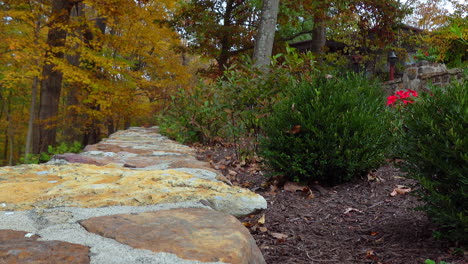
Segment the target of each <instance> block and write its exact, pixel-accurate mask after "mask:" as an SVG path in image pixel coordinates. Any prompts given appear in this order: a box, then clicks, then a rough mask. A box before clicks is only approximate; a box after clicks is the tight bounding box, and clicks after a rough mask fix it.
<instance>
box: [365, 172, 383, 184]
mask: <svg viewBox="0 0 468 264" xmlns="http://www.w3.org/2000/svg"><path fill="white" fill-rule="evenodd" d="M367 180H368V181H376V182H383V180H382V179H381V178H380V177H379V176H377V173H376V170H372V171H370V172H369V173H368V174H367Z"/></svg>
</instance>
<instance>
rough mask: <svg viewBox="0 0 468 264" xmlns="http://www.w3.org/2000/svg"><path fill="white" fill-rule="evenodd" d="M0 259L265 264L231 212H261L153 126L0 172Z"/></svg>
mask: <svg viewBox="0 0 468 264" xmlns="http://www.w3.org/2000/svg"><path fill="white" fill-rule="evenodd" d="M0 188H1V189H2V192H0V210H2V211H0V264H1V263H99V264H107V263H109V264H110V263H249V264H250V263H252V264H254V263H265V261H264V260H263V257H262V254H261V252H260V250H259V249H258V247H257V246H256V244H255V241H254V239H253V237H252V236H251V235H250V234H249V232H248V230H247V229H246V228H245V227H244V226H243V225H242V224H241V223H240V222H239V221H238V220H237V219H236V218H235V217H233V216H232V215H234V216H241V215H247V214H251V213H255V212H256V211H258V210H262V209H265V208H266V201H265V199H264V198H263V197H261V196H260V195H258V194H255V193H253V192H251V191H249V190H247V189H243V188H240V187H236V186H232V185H231V184H230V183H229V181H228V180H226V179H225V178H224V177H223V175H221V174H220V173H219V172H217V171H215V170H212V169H210V168H209V164H207V163H204V162H201V161H198V160H197V159H196V157H195V151H194V150H193V149H191V148H189V147H187V146H184V145H181V144H179V143H177V142H174V141H172V140H169V139H168V138H166V137H163V136H161V135H160V134H158V128H157V127H152V128H130V129H128V130H123V131H118V132H116V133H114V134H113V135H111V136H110V137H109V138H108V139H105V140H103V141H101V142H99V143H98V144H96V145H91V146H87V147H86V148H85V150H84V152H82V153H79V154H70V153H67V154H63V155H57V156H56V157H55V158H54V159H53V160H52V161H50V162H49V163H48V164H40V165H20V166H13V167H2V168H0Z"/></svg>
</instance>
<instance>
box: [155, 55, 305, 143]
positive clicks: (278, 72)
mask: <svg viewBox="0 0 468 264" xmlns="http://www.w3.org/2000/svg"><path fill="white" fill-rule="evenodd" d="M313 63H314V61H313V57H312V55H311V54H310V53H307V54H300V53H297V52H296V51H294V50H293V49H290V48H288V49H287V50H286V53H285V54H279V55H277V56H275V57H273V58H272V65H271V67H270V69H269V71H267V72H262V71H261V70H259V69H258V68H256V67H254V66H253V64H252V61H251V60H250V59H249V58H248V57H246V58H244V59H243V61H242V62H241V63H240V64H238V65H233V66H232V67H231V68H229V69H227V70H226V71H225V72H224V74H223V76H222V77H220V78H218V79H217V80H216V81H214V82H212V83H208V84H207V83H206V82H200V84H199V85H197V86H196V87H194V88H193V89H192V90H181V91H179V93H178V94H176V95H175V96H173V97H172V101H171V103H170V104H169V105H170V107H169V109H166V111H165V112H164V113H163V115H162V116H160V117H159V122H158V123H159V126H160V128H161V132H162V133H163V134H164V135H167V136H169V137H171V138H174V139H176V140H178V141H180V142H184V143H186V142H204V143H210V142H212V141H213V140H214V139H216V137H221V138H223V139H224V140H226V141H229V142H234V143H239V144H237V145H238V146H243V147H247V146H246V145H245V144H241V141H242V140H243V139H248V140H247V141H248V142H249V143H251V145H252V146H251V147H248V149H247V150H246V151H247V152H255V151H256V147H257V138H258V136H259V135H260V134H261V133H262V131H261V125H260V123H261V120H262V119H263V118H264V117H265V116H267V115H269V114H270V113H271V111H272V106H273V105H274V104H275V103H276V102H277V101H278V100H279V98H281V96H282V95H283V94H284V92H285V91H284V87H285V85H286V84H287V83H288V82H294V81H295V80H299V79H301V78H304V79H311V75H313V74H314V71H313V69H312V65H313ZM242 142H246V141H242ZM241 151H242V150H238V152H241Z"/></svg>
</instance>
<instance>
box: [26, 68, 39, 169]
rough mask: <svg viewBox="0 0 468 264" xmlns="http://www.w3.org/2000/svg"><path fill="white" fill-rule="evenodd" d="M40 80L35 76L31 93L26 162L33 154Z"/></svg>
mask: <svg viewBox="0 0 468 264" xmlns="http://www.w3.org/2000/svg"><path fill="white" fill-rule="evenodd" d="M38 84H39V78H38V77H37V76H34V79H33V84H32V89H31V90H32V91H31V105H30V106H29V120H28V134H27V136H26V144H25V150H24V160H25V161H26V162H27V161H28V156H29V154H30V153H31V145H32V140H33V128H34V119H35V118H36V99H37V88H38V87H37V86H38Z"/></svg>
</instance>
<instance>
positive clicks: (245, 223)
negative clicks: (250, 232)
mask: <svg viewBox="0 0 468 264" xmlns="http://www.w3.org/2000/svg"><path fill="white" fill-rule="evenodd" d="M242 224H243V225H244V226H245V227H251V226H253V225H252V223H250V222H242Z"/></svg>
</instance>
